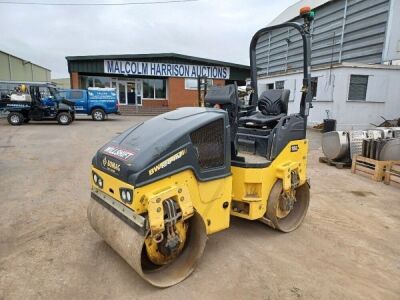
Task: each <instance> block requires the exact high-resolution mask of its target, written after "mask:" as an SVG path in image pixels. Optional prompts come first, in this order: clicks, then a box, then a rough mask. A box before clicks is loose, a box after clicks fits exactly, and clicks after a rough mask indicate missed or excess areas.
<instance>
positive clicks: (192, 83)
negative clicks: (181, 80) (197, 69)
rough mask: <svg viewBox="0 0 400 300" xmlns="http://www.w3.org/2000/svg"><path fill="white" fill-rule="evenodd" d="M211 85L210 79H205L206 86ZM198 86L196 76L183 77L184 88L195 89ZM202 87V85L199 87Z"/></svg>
mask: <svg viewBox="0 0 400 300" xmlns="http://www.w3.org/2000/svg"><path fill="white" fill-rule="evenodd" d="M212 85H213V80H212V79H207V88H208V87H210V86H212ZM197 86H198V79H197V78H196V79H195V78H186V79H185V90H197V88H198V87H197ZM201 89H202V90H203V89H204V86H202V87H201Z"/></svg>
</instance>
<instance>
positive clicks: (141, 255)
mask: <svg viewBox="0 0 400 300" xmlns="http://www.w3.org/2000/svg"><path fill="white" fill-rule="evenodd" d="M87 215H88V219H89V222H90V225H91V226H92V227H93V229H94V230H95V231H96V232H97V233H98V234H99V235H100V236H101V237H102V238H103V239H104V240H105V241H106V242H107V244H109V245H110V246H111V247H112V248H113V249H114V250H115V251H116V252H117V253H118V254H119V255H120V256H121V257H122V258H123V259H124V260H125V261H126V262H127V263H128V264H129V265H130V266H131V267H132V268H133V269H134V270H135V271H136V272H137V273H138V274H139V276H140V277H142V278H143V279H144V280H146V281H147V282H149V283H150V284H152V285H154V286H156V287H169V286H172V285H175V284H177V283H179V282H181V281H182V280H184V279H185V278H187V277H188V276H189V275H190V274H191V273H192V272H193V270H194V268H195V266H196V264H197V262H198V261H199V259H200V258H201V256H202V255H203V251H204V247H205V245H206V241H207V234H206V229H205V226H204V222H203V220H202V218H201V217H200V216H199V215H198V214H197V213H195V214H194V215H193V216H192V217H191V218H190V219H188V220H187V222H188V226H187V232H186V239H185V244H184V246H183V249H182V251H181V252H180V254H179V255H178V256H177V257H176V258H174V260H173V261H171V262H168V263H167V264H165V265H161V266H160V265H156V264H154V263H152V262H151V261H150V260H149V257H148V255H147V253H146V244H145V240H146V237H145V236H143V235H141V234H140V233H138V232H137V231H136V230H135V229H133V228H132V227H130V226H129V225H128V224H126V223H125V222H124V221H123V220H121V219H120V218H118V217H117V216H116V215H115V214H114V213H112V212H111V211H109V210H108V209H107V208H105V207H104V206H103V205H101V204H100V203H98V202H97V201H96V200H94V199H90V203H89V207H88V210H87Z"/></svg>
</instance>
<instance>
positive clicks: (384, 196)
mask: <svg viewBox="0 0 400 300" xmlns="http://www.w3.org/2000/svg"><path fill="white" fill-rule="evenodd" d="M144 119H146V118H145V117H118V116H116V117H111V118H110V119H109V120H108V121H106V122H101V123H99V122H93V121H91V120H89V119H87V118H80V119H78V120H77V121H76V122H74V123H73V124H71V125H70V126H65V127H62V126H59V125H57V124H55V123H47V124H46V123H31V124H29V125H24V126H20V127H11V126H9V125H8V124H7V123H6V120H4V119H0V190H1V191H2V196H1V197H0V299H109V298H113V299H139V298H140V299H183V298H185V299H197V298H207V299H232V298H246V299H254V298H262V299H298V298H304V299H366V298H368V299H399V298H400V285H399V278H400V243H399V241H400V189H397V188H395V187H392V186H386V185H384V184H383V183H377V182H373V181H371V180H369V179H367V178H364V177H360V176H358V175H354V174H351V173H350V171H349V170H337V169H336V168H334V167H329V166H327V165H324V164H320V163H318V157H319V156H320V155H321V149H320V135H319V133H316V132H310V134H309V138H310V140H311V143H310V145H311V150H310V152H309V169H308V170H309V176H310V177H311V186H312V189H311V192H312V199H311V204H310V210H309V213H308V215H307V217H306V219H305V221H304V223H303V225H302V226H301V227H300V228H299V229H298V230H296V231H295V232H292V233H289V234H282V233H279V232H276V231H274V230H272V229H270V228H269V227H267V226H265V225H263V224H261V223H258V222H249V221H245V220H241V219H236V218H233V219H232V222H231V228H230V229H228V230H225V231H223V232H220V233H217V234H215V235H213V236H210V238H209V240H208V243H207V246H206V250H205V254H204V256H203V258H202V260H201V262H200V264H199V266H198V267H197V269H196V271H195V272H194V273H193V275H192V276H190V277H189V278H188V279H187V280H185V281H184V282H182V283H180V284H179V285H177V286H174V287H171V288H168V289H157V288H154V287H152V286H150V285H149V284H147V283H146V282H144V281H143V280H141V278H139V276H138V275H136V273H135V272H134V271H133V270H132V269H131V268H130V267H129V266H128V265H127V264H126V263H125V262H124V261H123V260H122V259H121V258H120V257H119V256H118V255H117V254H116V253H115V252H114V251H113V250H112V249H111V248H110V247H109V246H108V245H107V244H106V243H104V242H103V241H102V240H101V238H100V237H99V236H98V235H97V234H96V233H95V232H94V231H93V230H92V229H91V228H90V226H89V224H88V222H87V219H86V206H87V204H88V201H89V195H90V194H89V176H90V172H89V171H90V162H91V158H92V156H93V154H94V153H95V151H96V150H97V149H98V148H99V147H101V146H102V145H103V144H104V143H106V142H107V141H109V140H110V139H111V138H112V137H114V136H116V135H117V134H119V133H120V132H122V131H124V130H125V129H127V128H128V127H130V126H132V125H133V124H134V123H136V122H139V121H141V120H144Z"/></svg>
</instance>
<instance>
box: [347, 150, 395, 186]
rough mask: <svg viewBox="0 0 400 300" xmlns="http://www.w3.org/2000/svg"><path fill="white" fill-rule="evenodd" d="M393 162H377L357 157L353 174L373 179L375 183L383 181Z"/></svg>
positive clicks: (354, 161)
mask: <svg viewBox="0 0 400 300" xmlns="http://www.w3.org/2000/svg"><path fill="white" fill-rule="evenodd" d="M392 163H393V162H392V161H389V160H382V161H381V160H375V159H372V158H368V157H364V156H361V155H355V156H354V157H353V163H352V165H351V172H352V173H355V174H360V175H363V176H366V177H369V178H371V179H372V180H375V181H383V180H384V178H385V172H386V169H389V168H390V165H391V164H392Z"/></svg>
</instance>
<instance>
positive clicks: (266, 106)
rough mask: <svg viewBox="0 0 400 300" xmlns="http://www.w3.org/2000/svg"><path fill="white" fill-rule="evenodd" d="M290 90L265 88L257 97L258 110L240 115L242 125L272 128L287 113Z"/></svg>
mask: <svg viewBox="0 0 400 300" xmlns="http://www.w3.org/2000/svg"><path fill="white" fill-rule="evenodd" d="M289 95H290V90H267V91H265V92H263V93H262V94H261V96H260V98H259V99H258V111H257V112H254V113H253V114H251V115H250V116H245V117H241V118H240V119H239V125H241V126H244V127H257V128H265V127H268V128H272V127H274V126H275V125H276V124H277V123H278V121H279V120H280V119H281V118H282V117H284V116H286V115H287V112H288V102H289Z"/></svg>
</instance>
